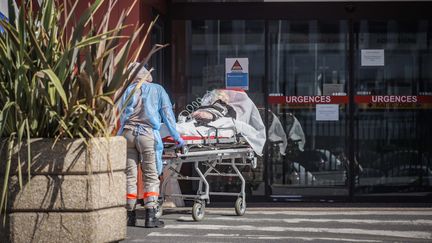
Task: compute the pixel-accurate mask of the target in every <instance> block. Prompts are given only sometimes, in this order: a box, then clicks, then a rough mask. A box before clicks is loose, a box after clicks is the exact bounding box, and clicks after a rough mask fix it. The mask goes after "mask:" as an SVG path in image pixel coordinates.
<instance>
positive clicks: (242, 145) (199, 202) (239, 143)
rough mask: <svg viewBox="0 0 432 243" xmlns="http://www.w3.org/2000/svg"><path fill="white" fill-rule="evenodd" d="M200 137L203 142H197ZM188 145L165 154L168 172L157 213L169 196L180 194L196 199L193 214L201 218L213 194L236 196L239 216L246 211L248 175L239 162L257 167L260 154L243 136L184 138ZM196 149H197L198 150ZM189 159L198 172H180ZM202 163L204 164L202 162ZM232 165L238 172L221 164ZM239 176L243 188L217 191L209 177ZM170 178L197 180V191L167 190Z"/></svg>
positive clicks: (196, 219) (186, 197)
mask: <svg viewBox="0 0 432 243" xmlns="http://www.w3.org/2000/svg"><path fill="white" fill-rule="evenodd" d="M198 141H201V142H198ZM185 142H186V146H185V147H183V148H182V151H181V152H176V153H175V154H174V155H171V156H169V155H168V156H164V161H165V162H166V164H165V166H166V167H167V168H168V170H166V171H167V172H165V173H167V174H165V175H164V178H166V179H165V180H164V181H163V183H162V185H161V193H160V198H159V207H158V210H157V217H160V216H161V215H162V210H163V209H162V203H163V201H164V200H165V198H166V197H180V198H182V199H183V200H193V201H194V204H193V207H192V218H193V219H194V220H195V221H200V220H202V219H203V218H204V216H205V205H206V204H210V195H221V196H236V197H237V200H236V202H235V204H234V208H235V212H236V214H237V215H238V216H241V215H244V213H245V211H246V193H245V184H246V182H245V179H244V177H243V175H242V174H241V172H240V170H239V168H238V166H252V167H253V168H255V167H256V162H257V158H256V155H255V153H254V151H253V149H252V148H251V147H250V146H249V145H248V144H247V143H246V142H245V140H244V139H243V138H242V137H233V138H217V137H210V136H208V137H207V138H205V139H202V140H185ZM195 149H196V150H195ZM186 163H193V168H194V171H195V172H196V173H197V175H198V176H184V175H182V174H181V173H180V171H181V168H182V166H183V165H184V164H186ZM200 165H204V166H201V167H200ZM220 165H221V166H230V167H231V168H232V169H233V171H234V172H235V173H232V172H230V173H227V172H221V171H219V170H218V169H217V167H218V166H220ZM210 176H212V177H237V178H239V179H240V181H241V188H240V192H216V191H211V188H210V184H209V182H208V180H207V177H210ZM170 179H176V180H177V181H180V180H185V181H198V189H197V192H196V194H182V193H180V194H169V195H168V194H167V193H166V187H167V184H168V182H169V180H170Z"/></svg>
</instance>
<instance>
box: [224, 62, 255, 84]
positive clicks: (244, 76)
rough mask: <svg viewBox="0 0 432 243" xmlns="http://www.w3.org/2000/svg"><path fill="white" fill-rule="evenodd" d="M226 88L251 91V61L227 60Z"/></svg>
mask: <svg viewBox="0 0 432 243" xmlns="http://www.w3.org/2000/svg"><path fill="white" fill-rule="evenodd" d="M225 85H226V88H227V89H229V88H239V89H244V90H248V89H249V59H248V58H225Z"/></svg>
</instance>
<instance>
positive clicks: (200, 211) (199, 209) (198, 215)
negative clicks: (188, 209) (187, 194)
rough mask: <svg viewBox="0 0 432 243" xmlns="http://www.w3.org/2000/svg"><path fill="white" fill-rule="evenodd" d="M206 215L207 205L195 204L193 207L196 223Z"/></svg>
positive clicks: (193, 216)
mask: <svg viewBox="0 0 432 243" xmlns="http://www.w3.org/2000/svg"><path fill="white" fill-rule="evenodd" d="M204 215H205V205H204V203H202V202H196V203H194V205H193V207H192V218H193V219H194V220H195V221H201V220H202V219H203V218H204Z"/></svg>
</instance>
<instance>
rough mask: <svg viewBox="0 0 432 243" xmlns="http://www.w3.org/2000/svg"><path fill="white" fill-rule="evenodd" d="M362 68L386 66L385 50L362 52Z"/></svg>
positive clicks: (364, 50)
mask: <svg viewBox="0 0 432 243" xmlns="http://www.w3.org/2000/svg"><path fill="white" fill-rule="evenodd" d="M361 65H362V66H370V67H377V66H384V49H363V50H361Z"/></svg>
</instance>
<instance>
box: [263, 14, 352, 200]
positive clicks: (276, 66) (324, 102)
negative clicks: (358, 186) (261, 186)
mask: <svg viewBox="0 0 432 243" xmlns="http://www.w3.org/2000/svg"><path fill="white" fill-rule="evenodd" d="M347 33H348V22H347V21H335V22H322V21H316V20H310V21H270V22H269V42H270V43H269V49H270V50H269V54H270V55H269V57H270V58H269V63H268V64H267V65H268V69H269V72H270V74H269V82H270V83H269V99H268V101H269V108H270V111H269V123H268V124H269V130H268V134H269V154H270V155H269V167H268V168H269V178H270V180H269V182H270V187H271V194H273V195H284V196H288V197H297V196H300V197H301V196H334V195H341V196H346V195H348V187H347V183H348V177H347V171H348V162H347V159H346V158H347V152H346V150H347V147H346V139H347V131H348V127H347V120H348V119H347V115H348V111H347V110H348V109H347V103H348V96H347V93H348V91H347V65H346V60H347V43H348V41H347V38H348V37H347Z"/></svg>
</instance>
